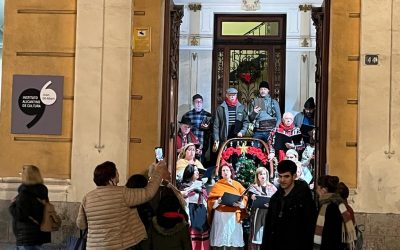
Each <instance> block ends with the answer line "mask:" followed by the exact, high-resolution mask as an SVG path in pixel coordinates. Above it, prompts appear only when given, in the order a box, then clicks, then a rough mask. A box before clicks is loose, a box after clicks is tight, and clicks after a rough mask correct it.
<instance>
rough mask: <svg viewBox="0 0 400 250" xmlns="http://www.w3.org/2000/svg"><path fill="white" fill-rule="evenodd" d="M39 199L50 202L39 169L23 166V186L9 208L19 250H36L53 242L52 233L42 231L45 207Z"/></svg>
mask: <svg viewBox="0 0 400 250" xmlns="http://www.w3.org/2000/svg"><path fill="white" fill-rule="evenodd" d="M39 199H40V200H45V201H48V200H49V197H48V191H47V187H46V186H45V185H43V178H42V175H41V174H40V171H39V168H38V167H36V166H33V165H26V166H23V168H22V184H21V185H20V186H19V188H18V195H17V196H16V197H15V198H14V200H13V201H12V202H11V205H10V208H9V209H10V213H11V215H12V217H13V231H14V234H15V238H16V243H17V249H30V250H36V249H40V246H41V245H42V244H44V243H48V242H50V241H51V233H50V232H42V231H40V223H41V222H42V219H43V208H44V206H43V204H42V203H41V201H40V200H39Z"/></svg>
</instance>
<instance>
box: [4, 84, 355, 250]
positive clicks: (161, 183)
mask: <svg viewBox="0 0 400 250" xmlns="http://www.w3.org/2000/svg"><path fill="white" fill-rule="evenodd" d="M237 94H238V91H237V90H236V89H235V88H229V89H227V92H226V99H225V101H224V102H223V103H222V104H221V105H220V106H218V108H217V110H216V112H215V115H214V117H212V116H211V114H210V113H209V112H207V111H205V110H204V109H203V97H202V96H201V95H199V94H196V95H194V96H193V98H192V100H193V106H194V108H193V109H192V110H191V111H189V112H188V113H186V114H184V115H183V117H182V118H181V119H180V126H179V131H178V133H177V140H176V141H177V149H176V150H177V155H178V160H177V162H176V166H175V169H176V176H173V177H174V179H175V180H174V181H171V174H170V172H169V171H168V167H167V165H166V162H165V161H160V162H158V163H153V164H152V165H151V166H150V167H149V173H148V176H145V175H138V174H136V175H133V176H131V177H130V178H129V179H128V181H127V183H126V185H125V186H120V185H118V183H119V174H118V169H117V166H116V165H115V164H114V163H113V162H111V161H106V162H104V163H101V164H99V165H98V166H96V168H95V170H94V173H93V181H94V183H95V184H96V188H95V189H94V190H92V191H90V192H88V193H87V194H86V195H85V196H84V198H83V200H82V202H81V204H80V207H79V212H78V215H77V219H76V224H77V227H78V228H79V229H81V230H87V238H86V249H107V250H112V249H116V250H117V249H118V250H122V249H130V250H164V249H166V250H168V249H171V250H172V249H174V250H186V249H193V250H208V249H221V250H222V249H223V250H229V249H232V250H233V249H246V250H247V249H250V250H253V249H254V250H259V249H270V250H297V249H298V250H307V249H309V250H311V249H321V250H324V249H332V250H347V249H354V243H355V240H356V234H355V228H354V227H355V219H354V212H353V210H352V208H351V207H350V206H349V205H348V203H347V197H348V196H349V190H348V188H347V186H346V185H345V184H344V183H343V182H339V178H338V177H336V176H329V175H326V176H320V177H319V178H318V179H317V180H316V181H314V164H313V158H314V157H313V154H314V142H315V130H314V129H313V126H314V109H315V103H314V100H313V98H310V99H308V100H307V101H306V103H305V104H304V110H303V111H302V112H300V113H299V114H297V115H296V116H293V114H291V113H290V112H286V113H284V114H283V116H282V117H281V112H280V109H279V104H278V103H277V102H276V100H274V99H273V98H272V97H271V96H270V95H269V84H268V83H267V82H265V81H263V82H261V83H260V85H259V96H258V97H257V98H255V99H254V100H253V102H252V103H251V107H250V110H251V112H248V110H247V108H246V107H245V105H243V104H241V103H240V102H239V101H238V99H237ZM250 124H252V125H253V126H252V128H253V131H252V136H253V138H255V139H260V140H263V141H265V142H266V143H267V145H268V147H267V148H265V154H267V157H268V159H269V160H270V161H276V162H278V163H277V166H276V172H274V171H272V170H271V169H269V168H268V167H267V168H266V166H262V165H260V166H258V167H257V169H256V170H255V172H254V173H253V175H254V181H253V183H252V184H250V185H248V186H247V185H245V184H244V183H241V182H240V181H238V180H236V178H235V174H236V168H235V161H234V160H233V161H225V160H222V161H221V162H220V163H219V164H217V165H218V167H217V168H216V169H215V171H216V173H215V175H216V176H215V180H213V181H214V182H210V179H211V178H212V177H211V176H207V174H206V172H207V170H208V169H209V168H211V169H213V171H214V168H213V167H214V166H212V164H211V165H210V161H211V162H212V160H210V159H211V157H210V154H212V153H211V152H210V151H211V150H209V149H211V148H213V151H218V150H223V147H222V145H223V144H224V142H225V141H227V140H228V139H230V138H237V137H239V138H240V137H244V136H246V135H248V133H249V131H248V128H249V125H250ZM303 127H304V128H303ZM284 136H286V137H284ZM211 138H213V139H214V142H213V143H212V142H211ZM283 138H289V139H283ZM211 145H213V146H212V147H210V146H211ZM256 146H257V145H256ZM259 146H261V145H258V147H259ZM214 165H215V162H214ZM175 181H176V185H173V184H172V183H175ZM206 185H209V186H208V187H206ZM314 189H315V191H316V194H315V195H313V193H312V190H314ZM38 199H40V200H45V201H48V200H49V199H48V191H47V188H46V186H45V185H44V184H43V178H42V177H41V174H40V171H39V168H37V167H36V166H31V165H29V166H24V167H23V170H22V184H21V186H20V187H19V189H18V195H17V196H16V197H15V198H14V199H13V200H12V202H11V205H10V213H11V215H12V217H13V230H14V234H15V236H16V244H17V249H40V246H41V245H42V244H44V243H47V242H50V240H51V239H50V238H51V234H50V233H49V232H42V231H41V230H40V225H39V224H40V223H37V222H40V221H41V220H42V219H43V218H42V216H43V203H42V202H39V201H38ZM246 220H247V221H248V222H249V232H247V233H246V229H245V227H244V221H246Z"/></svg>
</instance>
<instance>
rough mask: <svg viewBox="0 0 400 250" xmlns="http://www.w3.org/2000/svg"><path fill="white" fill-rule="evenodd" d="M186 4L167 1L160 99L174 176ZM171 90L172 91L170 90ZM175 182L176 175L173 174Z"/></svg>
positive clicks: (163, 141) (165, 143) (164, 137)
mask: <svg viewBox="0 0 400 250" xmlns="http://www.w3.org/2000/svg"><path fill="white" fill-rule="evenodd" d="M182 17H183V6H181V5H179V6H178V5H175V4H174V3H173V0H166V1H165V11H164V46H163V73H162V103H161V107H162V108H161V126H160V128H161V137H160V145H161V146H162V147H163V148H164V155H165V156H166V160H167V164H168V169H169V171H170V173H171V175H172V176H175V172H176V170H175V166H176V138H175V137H176V128H177V124H176V116H177V112H178V111H177V110H178V108H177V107H178V105H177V103H178V83H179V81H178V78H179V77H178V76H179V27H180V24H181V23H182ZM171 90H172V94H171ZM172 182H173V183H175V178H172Z"/></svg>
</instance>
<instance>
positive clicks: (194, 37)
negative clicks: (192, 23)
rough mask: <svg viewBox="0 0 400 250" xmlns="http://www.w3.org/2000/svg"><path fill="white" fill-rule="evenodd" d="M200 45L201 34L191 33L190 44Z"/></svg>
mask: <svg viewBox="0 0 400 250" xmlns="http://www.w3.org/2000/svg"><path fill="white" fill-rule="evenodd" d="M199 45H200V36H199V35H190V46H199Z"/></svg>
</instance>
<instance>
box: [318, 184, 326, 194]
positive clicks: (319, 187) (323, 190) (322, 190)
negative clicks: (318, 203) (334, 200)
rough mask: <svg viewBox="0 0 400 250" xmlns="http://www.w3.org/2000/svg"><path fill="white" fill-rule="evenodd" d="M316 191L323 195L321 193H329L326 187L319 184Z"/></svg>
mask: <svg viewBox="0 0 400 250" xmlns="http://www.w3.org/2000/svg"><path fill="white" fill-rule="evenodd" d="M316 191H317V194H318V195H319V196H321V195H323V194H326V193H327V190H326V188H323V187H321V186H319V185H317V189H316Z"/></svg>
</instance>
